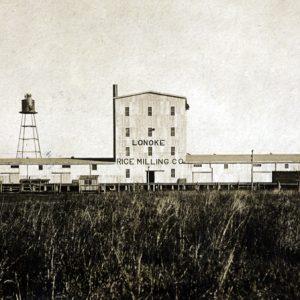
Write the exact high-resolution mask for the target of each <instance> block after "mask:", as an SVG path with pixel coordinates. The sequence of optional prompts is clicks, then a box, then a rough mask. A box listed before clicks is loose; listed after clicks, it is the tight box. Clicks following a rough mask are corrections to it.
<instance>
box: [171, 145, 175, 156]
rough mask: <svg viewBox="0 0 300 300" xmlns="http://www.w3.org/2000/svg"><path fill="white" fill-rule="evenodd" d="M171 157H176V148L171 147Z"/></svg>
mask: <svg viewBox="0 0 300 300" xmlns="http://www.w3.org/2000/svg"><path fill="white" fill-rule="evenodd" d="M171 155H175V147H171Z"/></svg>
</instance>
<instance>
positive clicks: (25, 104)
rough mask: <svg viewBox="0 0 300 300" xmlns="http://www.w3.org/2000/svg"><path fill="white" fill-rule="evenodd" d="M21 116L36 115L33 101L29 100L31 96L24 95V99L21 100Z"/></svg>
mask: <svg viewBox="0 0 300 300" xmlns="http://www.w3.org/2000/svg"><path fill="white" fill-rule="evenodd" d="M20 113H21V114H36V113H37V112H36V111H35V101H34V100H33V99H32V98H31V94H26V95H25V99H23V100H22V111H20Z"/></svg>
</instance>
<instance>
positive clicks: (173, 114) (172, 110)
mask: <svg viewBox="0 0 300 300" xmlns="http://www.w3.org/2000/svg"><path fill="white" fill-rule="evenodd" d="M171 116H175V106H171Z"/></svg>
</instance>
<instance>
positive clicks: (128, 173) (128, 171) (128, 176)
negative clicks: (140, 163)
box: [125, 169, 130, 178]
mask: <svg viewBox="0 0 300 300" xmlns="http://www.w3.org/2000/svg"><path fill="white" fill-rule="evenodd" d="M125 174H126V178H130V169H126V173H125Z"/></svg>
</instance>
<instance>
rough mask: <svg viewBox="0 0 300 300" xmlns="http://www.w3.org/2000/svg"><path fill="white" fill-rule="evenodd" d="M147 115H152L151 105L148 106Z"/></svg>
mask: <svg viewBox="0 0 300 300" xmlns="http://www.w3.org/2000/svg"><path fill="white" fill-rule="evenodd" d="M148 116H150V117H151V116H152V107H151V106H148Z"/></svg>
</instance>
